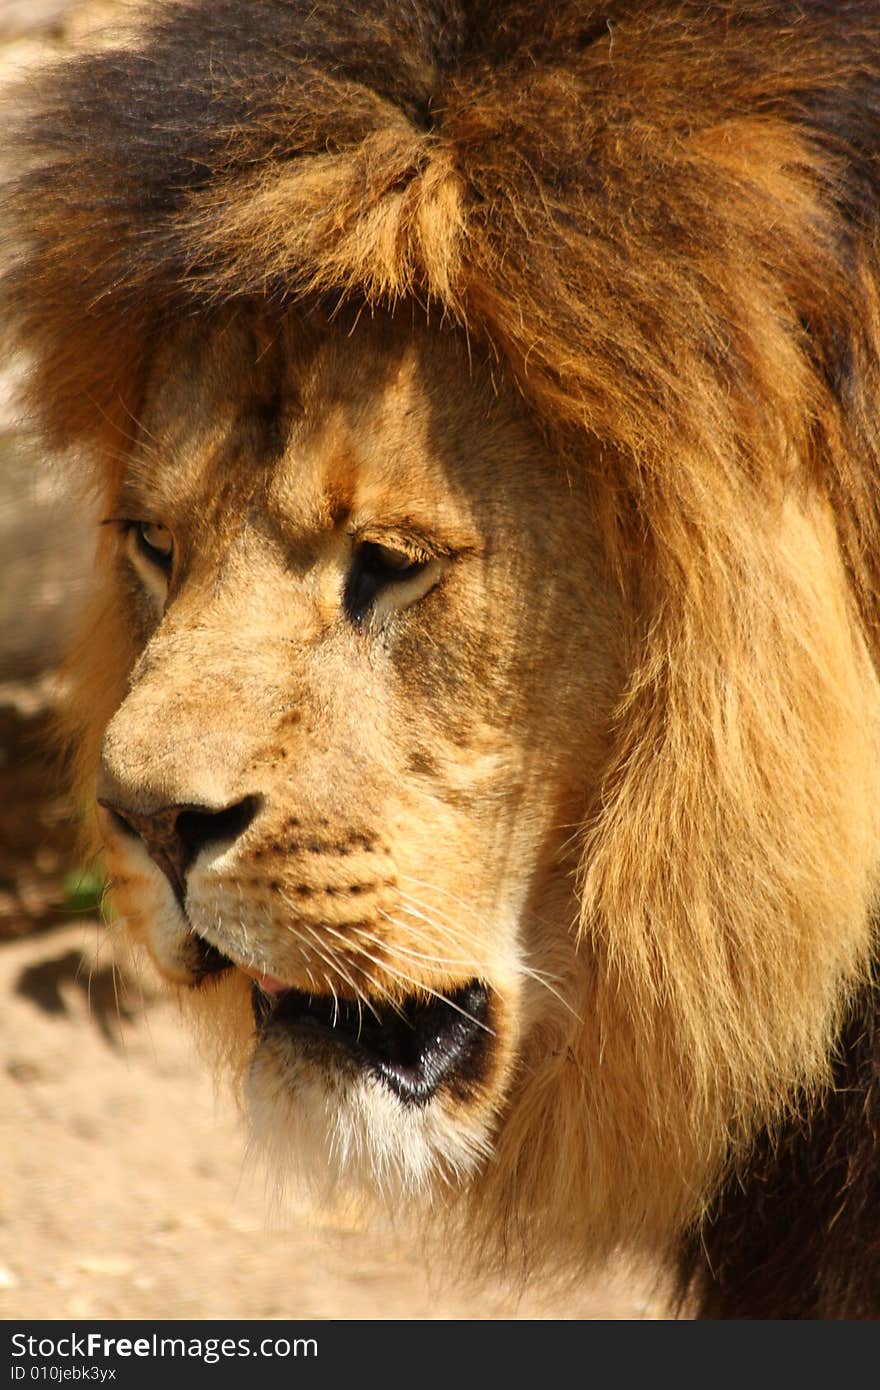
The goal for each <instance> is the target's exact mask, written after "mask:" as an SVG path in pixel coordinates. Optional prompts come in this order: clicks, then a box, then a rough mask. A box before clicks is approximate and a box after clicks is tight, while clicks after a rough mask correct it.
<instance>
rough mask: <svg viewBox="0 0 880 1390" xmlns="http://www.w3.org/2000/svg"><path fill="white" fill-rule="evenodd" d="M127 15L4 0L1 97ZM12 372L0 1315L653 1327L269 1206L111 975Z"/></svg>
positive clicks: (169, 1028) (61, 633)
mask: <svg viewBox="0 0 880 1390" xmlns="http://www.w3.org/2000/svg"><path fill="white" fill-rule="evenodd" d="M127 13H128V6H126V7H125V8H123V5H122V4H120V3H119V0H0V94H4V93H5V95H6V96H7V98H8V94H9V92H10V91H12V90H14V84H15V83H16V82H22V81H23V82H26V81H27V74H28V72H29V71H32V70H33V69H34V68H35V67H37V66H39V65H41V64H43V63H45V62H47V61H51V60H52V59H54V58H56V57H58V56H61V55H63V54H64V53H67V52H70V51H72V50H73V49H74V48H76V47H77V46H82V45H92V44H101V43H104V42H107V41H108V38H110V37H112V33H113V26H114V25H115V24H118V22H119V18H120V15H125V14H127ZM6 153H8V151H6V152H5V151H3V149H2V144H0V167H2V163H3V160H4V155H5V154H6ZM13 370H14V369H13V366H12V365H11V364H9V363H4V362H2V361H0V1001H2V1002H0V1008H2V1017H3V1023H2V1056H0V1162H2V1182H0V1316H2V1317H3V1318H6V1319H10V1318H18V1317H26V1318H39V1319H45V1318H76V1319H84V1318H144V1319H152V1318H211V1319H223V1318H279V1319H280V1318H288V1317H293V1318H301V1317H322V1318H346V1319H347V1318H432V1319H446V1318H567V1319H570V1318H614V1319H621V1318H657V1317H663V1316H664V1313H663V1304H662V1299H661V1297H660V1294H659V1292H658V1290H657V1288H656V1287H655V1285H654V1283H653V1280H652V1278H651V1276H650V1273H649V1272H645V1271H641V1272H636V1271H633V1270H631V1269H625V1268H623V1267H622V1266H621V1267H619V1268H618V1267H615V1268H613V1269H609V1270H607V1271H603V1273H602V1277H601V1278H598V1279H596V1280H595V1281H593V1282H592V1283H590V1284H589V1285H587V1286H583V1287H579V1288H578V1289H577V1290H576V1291H574V1292H572V1291H571V1290H568V1291H556V1292H553V1291H552V1289H551V1287H550V1285H549V1282H547V1283H545V1282H544V1281H537V1280H536V1281H534V1283H533V1285H530V1287H528V1288H527V1289H525V1290H518V1291H514V1290H511V1289H507V1288H504V1287H502V1286H500V1285H497V1284H495V1283H491V1284H489V1285H488V1286H486V1287H483V1288H481V1289H479V1290H475V1289H472V1288H467V1287H465V1286H463V1285H462V1282H461V1278H460V1272H459V1271H458V1270H456V1269H453V1268H448V1269H437V1268H434V1269H433V1270H428V1269H426V1268H425V1267H424V1266H423V1264H422V1263H421V1262H420V1260H419V1258H418V1256H417V1254H416V1253H415V1252H414V1251H413V1250H412V1249H406V1248H401V1247H400V1246H396V1245H395V1244H394V1243H393V1242H392V1241H391V1239H390V1237H389V1238H388V1239H379V1240H377V1238H376V1237H375V1235H368V1234H367V1233H366V1232H365V1231H362V1230H358V1229H356V1228H353V1227H352V1226H351V1224H350V1221H349V1222H348V1223H346V1222H345V1221H341V1220H340V1221H335V1220H334V1219H333V1218H332V1217H328V1216H326V1215H324V1216H321V1217H320V1218H319V1217H316V1216H315V1215H314V1214H313V1213H309V1212H308V1211H306V1210H304V1209H300V1208H298V1207H296V1206H294V1207H292V1208H291V1209H289V1210H285V1211H284V1212H283V1213H278V1212H277V1211H273V1210H272V1206H271V1204H270V1203H269V1202H268V1201H267V1199H266V1196H265V1194H264V1192H263V1190H262V1187H261V1185H260V1183H259V1181H258V1180H257V1179H256V1178H254V1177H251V1176H249V1175H248V1173H247V1172H246V1170H245V1167H244V1163H243V1155H244V1135H243V1129H242V1126H241V1124H240V1122H239V1119H238V1116H237V1115H236V1113H235V1110H234V1107H233V1104H232V1101H231V1100H230V1099H229V1098H228V1097H227V1096H224V1095H215V1094H214V1091H213V1088H212V1084H211V1081H210V1078H209V1077H208V1075H207V1074H206V1069H205V1067H204V1066H203V1064H202V1063H201V1062H200V1061H199V1060H198V1059H197V1058H196V1056H195V1055H194V1051H193V1048H192V1045H191V1043H190V1040H189V1038H188V1036H187V1034H186V1032H185V1030H184V1029H183V1028H182V1027H181V1024H180V1021H179V1020H178V1018H177V1016H176V1012H175V1009H174V1007H173V1006H172V1005H171V1004H170V1003H169V1002H167V1001H164V1000H163V999H162V998H161V996H160V995H159V994H157V992H156V991H155V990H154V988H153V986H152V985H151V984H147V983H145V981H144V980H141V979H139V978H138V977H137V976H136V974H133V973H132V969H131V967H130V966H129V965H127V964H124V963H122V960H121V958H120V959H116V958H115V949H114V928H113V926H112V922H105V921H104V920H103V919H102V915H101V911H100V894H101V884H100V874H99V871H98V866H95V865H93V864H89V863H84V862H81V859H80V858H79V857H78V854H77V850H76V836H75V831H76V823H77V817H78V814H79V811H80V808H77V807H76V806H75V805H73V804H72V802H71V800H70V798H69V797H68V795H67V794H66V792H65V789H64V781H63V775H62V771H61V768H60V766H59V761H58V758H57V756H56V755H55V754H54V752H53V739H52V721H53V713H54V710H55V708H56V705H57V702H58V699H59V695H60V693H61V677H60V676H59V674H58V666H59V661H60V659H61V655H62V653H63V649H64V644H65V640H66V634H67V633H68V631H69V629H70V627H71V622H72V617H73V615H74V614H75V612H76V609H77V605H78V603H79V602H80V601H81V599H82V596H83V594H84V592H85V589H86V587H87V585H88V582H89V581H88V576H89V568H90V549H91V540H92V534H93V529H94V528H93V523H92V519H91V518H90V517H89V516H88V515H86V514H85V513H84V509H83V507H82V505H81V504H79V503H77V502H75V501H74V500H73V499H72V498H70V497H69V496H68V495H66V493H65V491H64V487H63V483H62V481H61V479H60V478H59V477H58V476H57V475H56V474H54V473H53V471H52V468H51V466H50V465H49V462H48V461H47V460H45V459H43V458H41V457H40V456H39V455H38V453H37V451H36V450H35V449H34V447H33V445H32V444H29V442H28V441H27V439H26V437H25V435H24V433H23V431H22V430H21V429H20V428H19V427H18V423H17V421H16V418H15V414H14V408H13V404H12V390H13V386H14V381H13ZM108 915H109V914H108ZM539 1285H540V1286H539Z"/></svg>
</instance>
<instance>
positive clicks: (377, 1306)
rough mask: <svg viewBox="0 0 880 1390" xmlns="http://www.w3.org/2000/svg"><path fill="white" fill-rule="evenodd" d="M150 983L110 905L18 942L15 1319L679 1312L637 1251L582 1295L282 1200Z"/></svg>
mask: <svg viewBox="0 0 880 1390" xmlns="http://www.w3.org/2000/svg"><path fill="white" fill-rule="evenodd" d="M139 993H142V992H141V991H139V989H138V987H137V985H136V984H135V985H132V982H131V981H129V983H128V985H127V986H126V984H125V981H122V987H121V993H120V991H119V989H118V988H115V987H114V976H113V971H112V970H111V968H110V964H109V957H108V941H107V929H105V928H103V927H100V926H98V925H97V924H95V923H84V922H82V921H80V922H74V923H68V924H65V925H63V926H59V927H58V928H56V929H53V930H52V931H50V932H47V933H40V934H39V935H36V936H30V937H27V938H25V939H23V940H19V941H13V942H8V943H5V944H3V945H0V997H2V999H3V1001H4V1002H3V1014H4V1030H3V1033H4V1040H5V1041H4V1045H3V1057H2V1074H0V1154H2V1156H3V1158H2V1162H3V1181H2V1189H0V1317H3V1318H6V1319H9V1318H16V1317H27V1318H77V1319H82V1318H142V1319H153V1318H194V1319H223V1318H247V1319H253V1318H272V1319H283V1318H289V1317H290V1318H336V1319H352V1318H370V1319H399V1318H406V1319H412V1318H419V1319H427V1318H430V1319H450V1318H469V1319H472V1318H479V1319H497V1318H508V1319H510V1318H517V1319H525V1318H528V1319H545V1318H564V1319H581V1318H585V1319H587V1318H588V1319H615V1320H618V1319H645V1318H648V1319H655V1318H662V1317H664V1316H665V1313H664V1308H663V1303H662V1299H661V1297H660V1296H659V1294H658V1292H657V1290H656V1289H652V1287H651V1280H650V1279H649V1278H647V1277H646V1276H641V1277H636V1276H635V1275H634V1274H633V1273H632V1272H626V1271H624V1270H622V1269H612V1270H608V1271H604V1272H603V1274H602V1276H601V1277H600V1278H598V1279H596V1280H594V1281H593V1282H592V1283H591V1284H589V1285H587V1286H584V1287H582V1288H580V1289H578V1290H577V1292H576V1293H571V1292H569V1293H559V1294H556V1295H554V1294H553V1293H552V1292H550V1291H549V1289H548V1288H547V1287H546V1286H545V1287H544V1289H543V1290H542V1289H541V1288H539V1287H535V1286H531V1287H529V1288H527V1289H526V1290H525V1291H522V1292H521V1293H519V1294H514V1293H512V1292H511V1291H510V1290H509V1289H508V1290H505V1289H504V1288H502V1287H500V1286H498V1285H496V1284H491V1285H490V1286H488V1287H487V1288H485V1289H483V1290H480V1291H475V1290H474V1289H473V1288H469V1287H466V1286H464V1285H463V1284H462V1279H461V1272H460V1271H459V1270H457V1269H454V1268H448V1269H446V1270H442V1271H438V1270H434V1271H433V1272H430V1273H429V1271H428V1270H427V1269H426V1268H425V1267H424V1266H423V1265H422V1264H421V1263H420V1261H419V1259H418V1258H417V1256H416V1255H415V1254H414V1252H413V1251H412V1250H411V1249H410V1250H406V1249H401V1248H400V1247H395V1246H394V1245H393V1244H392V1243H391V1241H390V1238H389V1239H381V1240H377V1238H376V1237H375V1236H369V1235H367V1233H366V1232H364V1231H362V1230H357V1229H352V1228H351V1227H350V1226H347V1225H346V1224H344V1223H339V1222H333V1221H329V1220H328V1219H327V1218H326V1217H325V1218H322V1219H316V1217H315V1215H314V1214H313V1213H310V1212H308V1211H306V1210H304V1209H297V1208H293V1209H292V1210H290V1211H289V1212H285V1214H284V1215H283V1216H279V1215H278V1214H277V1213H276V1214H275V1215H274V1216H273V1215H270V1212H271V1209H272V1208H271V1204H270V1203H268V1202H267V1200H266V1197H265V1193H264V1191H263V1189H262V1186H261V1184H260V1182H258V1180H257V1179H256V1177H248V1176H247V1174H246V1173H245V1171H244V1164H243V1152H244V1146H243V1133H242V1129H241V1126H240V1123H239V1120H238V1117H237V1115H236V1113H235V1111H234V1108H233V1106H232V1103H231V1101H229V1100H227V1099H225V1098H223V1097H222V1096H221V1097H216V1096H215V1094H214V1088H213V1086H212V1083H211V1081H210V1080H209V1078H208V1076H207V1075H206V1073H205V1069H204V1067H203V1065H202V1063H201V1062H200V1061H199V1060H198V1059H197V1058H196V1057H195V1055H194V1053H193V1050H192V1047H191V1045H190V1042H189V1039H188V1037H187V1035H186V1033H185V1031H184V1029H183V1027H182V1026H181V1024H180V1021H179V1018H178V1016H177V1013H176V1008H175V1006H174V1005H173V1004H171V1003H170V1002H167V1001H163V1000H160V999H157V998H155V997H148V998H139V997H138V996H139ZM117 995H118V996H119V997H118V999H117Z"/></svg>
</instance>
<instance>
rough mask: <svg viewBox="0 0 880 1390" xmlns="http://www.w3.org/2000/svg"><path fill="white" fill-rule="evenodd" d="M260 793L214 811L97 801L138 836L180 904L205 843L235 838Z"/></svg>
mask: <svg viewBox="0 0 880 1390" xmlns="http://www.w3.org/2000/svg"><path fill="white" fill-rule="evenodd" d="M260 801H261V798H260V797H259V796H246V797H244V798H243V800H241V801H237V802H236V803H235V805H234V806H226V807H224V809H223V810H221V811H213V810H211V808H210V807H208V806H162V807H160V808H159V810H157V811H153V812H151V813H150V815H144V814H143V813H142V812H140V811H132V810H130V809H129V807H127V806H122V805H120V804H119V803H118V802H114V801H109V800H105V799H104V798H103V797H98V804H99V805H100V806H103V807H104V809H105V810H107V811H109V812H110V814H111V815H112V816H113V817H114V818H115V820H116V823H117V826H118V828H119V829H120V830H124V831H126V832H128V833H129V834H131V835H137V837H138V839H140V840H143V842H144V844H145V846H146V848H147V852H148V853H149V855H150V857H151V858H152V859H153V861H154V862H155V863H156V864H157V865H158V867H159V868H160V869H161V870H162V872H163V874H165V876H166V878H167V879H168V882H169V883H170V884H171V887H172V888H173V889H174V892H175V894H176V896H177V900H178V902H179V903H180V904H181V905H183V900H184V896H185V894H186V874H187V870H188V869H189V868H190V866H191V865H192V863H193V862H194V860H195V859H196V858H197V856H198V855H199V853H200V851H201V850H203V849H205V847H206V846H207V845H214V844H222V843H224V842H225V841H232V840H237V839H238V837H239V835H243V834H244V832H245V830H247V828H248V826H249V825H250V823H251V821H252V820H253V818H254V816H255V815H256V814H257V811H258V810H259V807H260Z"/></svg>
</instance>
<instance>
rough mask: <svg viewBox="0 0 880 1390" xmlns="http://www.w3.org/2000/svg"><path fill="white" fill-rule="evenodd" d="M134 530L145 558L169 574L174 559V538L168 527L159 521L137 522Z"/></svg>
mask: <svg viewBox="0 0 880 1390" xmlns="http://www.w3.org/2000/svg"><path fill="white" fill-rule="evenodd" d="M132 529H133V530H134V534H135V539H136V541H137V545H138V549H139V550H140V552H141V554H142V555H143V556H144V558H145V559H147V560H149V561H150V563H151V564H153V565H156V566H158V568H159V569H161V570H164V571H165V573H166V574H167V573H168V572H169V571H170V569H171V562H172V560H173V559H174V538H173V537H172V535H171V532H170V531H169V530H168V528H167V526H162V525H160V523H159V522H157V521H137V522H135V524H134V527H133V528H132Z"/></svg>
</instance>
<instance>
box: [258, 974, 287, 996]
mask: <svg viewBox="0 0 880 1390" xmlns="http://www.w3.org/2000/svg"><path fill="white" fill-rule="evenodd" d="M257 984H258V985H259V986H260V989H261V990H262V991H263V993H264V994H281V992H282V990H285V989H287V985H285V984H282V982H281V981H280V980H276V979H275V977H274V975H258V976H257Z"/></svg>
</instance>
